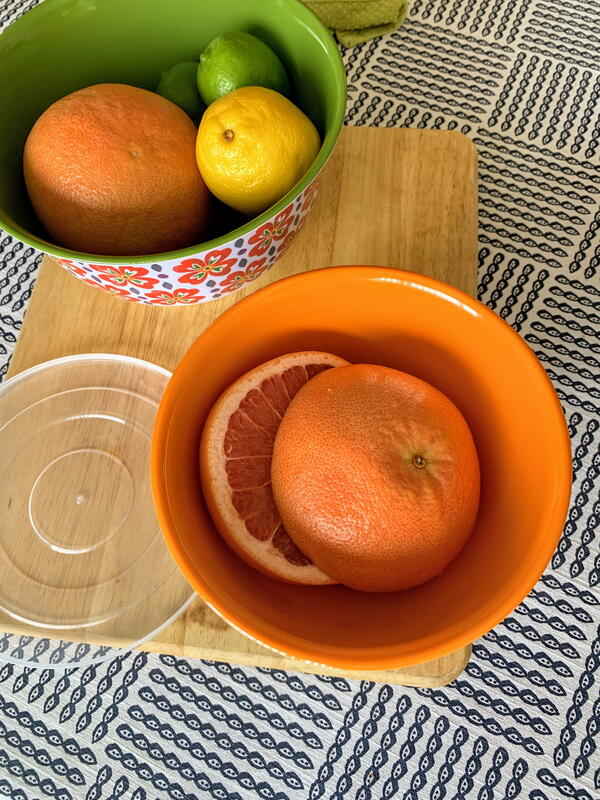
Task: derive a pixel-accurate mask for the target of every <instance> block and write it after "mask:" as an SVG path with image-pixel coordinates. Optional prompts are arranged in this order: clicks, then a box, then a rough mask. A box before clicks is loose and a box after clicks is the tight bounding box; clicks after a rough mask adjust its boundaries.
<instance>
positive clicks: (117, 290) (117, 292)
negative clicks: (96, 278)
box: [96, 284, 139, 303]
mask: <svg viewBox="0 0 600 800" xmlns="http://www.w3.org/2000/svg"><path fill="white" fill-rule="evenodd" d="M96 286H98V284H96ZM100 288H101V289H104V291H105V292H107V293H108V294H112V295H114V296H115V297H123V298H124V299H125V300H131V301H132V302H133V303H139V299H138V298H137V297H134V296H133V295H132V294H129V292H128V291H127V289H123V288H121V287H120V286H101V287H100Z"/></svg>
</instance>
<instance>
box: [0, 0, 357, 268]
mask: <svg viewBox="0 0 600 800" xmlns="http://www.w3.org/2000/svg"><path fill="white" fill-rule="evenodd" d="M50 1H51V0H50ZM285 2H287V3H291V4H292V6H294V7H295V12H294V13H295V14H296V16H297V17H299V18H300V19H302V18H304V21H305V23H306V25H305V27H308V28H310V29H311V30H312V31H313V32H316V33H317V34H318V36H319V40H320V42H321V44H322V45H323V47H324V49H325V50H326V52H327V55H328V56H329V60H330V63H331V66H332V69H333V71H334V73H335V77H336V85H337V86H338V96H337V98H336V103H335V111H334V116H333V122H332V124H331V126H330V128H329V130H328V131H327V132H326V134H325V136H324V138H323V141H322V142H321V147H320V148H319V152H318V153H317V156H316V158H315V160H314V161H313V162H312V164H311V165H310V167H309V168H308V170H307V171H306V172H305V173H304V175H303V176H302V177H301V178H300V180H299V181H297V183H295V184H294V186H292V188H291V189H290V190H289V192H287V193H286V194H285V195H284V196H283V197H282V198H281V200H279V201H278V202H277V203H275V204H274V205H272V206H270V207H269V208H267V209H266V210H265V211H263V212H262V214H260V215H259V216H258V217H253V218H252V219H250V220H248V221H247V222H245V223H244V224H243V225H240V226H239V227H238V228H234V229H233V230H231V231H229V232H228V233H225V234H223V235H221V236H217V237H215V238H213V239H210V240H208V241H206V242H200V243H199V244H196V245H192V246H191V247H184V248H180V249H178V250H171V251H165V252H161V253H148V254H146V255H142V256H106V255H104V256H103V255H100V254H98V253H84V252H81V251H78V250H69V249H68V248H65V247H61V246H60V245H55V244H53V243H52V242H49V241H47V240H46V239H42V238H41V237H39V236H36V235H35V234H32V233H31V232H30V231H28V230H26V229H25V228H23V227H22V226H21V225H19V224H18V223H17V222H14V221H11V220H10V219H8V218H7V217H6V216H5V214H4V213H3V212H2V210H1V209H0V228H2V229H3V230H4V231H6V233H8V234H10V235H11V236H13V237H14V238H15V239H18V240H19V241H20V242H23V244H26V245H29V246H30V247H33V248H35V249H36V250H40V251H42V252H43V253H47V254H48V255H51V256H54V257H55V258H66V259H69V260H71V261H84V262H86V263H91V264H97V263H98V264H103V265H104V264H106V265H111V266H112V265H122V264H132V265H136V264H138V265H144V264H150V263H154V262H165V261H176V260H178V259H182V258H189V257H190V256H195V255H200V254H202V253H205V252H207V251H208V250H213V249H214V248H217V247H222V246H223V245H226V244H230V243H231V242H232V241H234V240H235V239H238V238H240V237H242V236H245V235H246V234H248V233H250V232H252V231H254V230H256V229H257V228H259V227H260V226H261V225H264V223H265V222H268V221H269V220H270V219H271V218H272V217H274V216H276V215H277V214H279V213H280V212H281V211H283V209H284V208H285V207H286V206H287V205H288V204H289V203H290V202H292V201H293V200H295V199H296V198H297V197H298V196H299V195H300V194H301V193H302V192H303V191H304V190H305V189H306V188H307V187H308V186H309V185H310V184H311V183H312V182H313V181H314V180H315V178H316V177H317V176H318V174H319V173H320V172H321V170H322V169H323V167H324V166H325V164H326V163H327V161H328V159H329V157H330V155H331V153H332V152H333V148H334V146H335V144H336V142H337V140H338V138H339V134H340V131H341V129H342V126H343V124H344V117H345V113H346V101H347V81H346V70H345V68H344V62H343V60H342V56H341V53H340V51H339V49H338V47H337V45H336V43H335V40H334V38H333V36H332V35H331V33H330V32H329V30H328V29H327V27H326V26H325V25H324V23H323V22H321V20H320V19H319V17H318V16H317V15H316V14H315V13H314V12H313V11H312V10H311V9H310V8H308V6H306V5H304V3H302V2H301V0H285ZM47 11H48V8H47V6H46V3H44V4H40V5H37V6H34V7H33V8H32V9H30V10H29V11H28V12H27V13H26V14H24V15H23V16H22V17H20V18H19V19H17V20H15V21H14V22H13V23H12V24H11V25H9V27H8V28H7V29H6V31H4V32H3V33H6V32H8V31H9V30H10V29H11V28H12V27H13V25H17V26H19V24H22V20H24V19H26V18H27V17H29V15H30V14H33V15H34V16H36V15H37V14H38V13H47ZM1 35H3V34H0V36H1ZM0 41H1V39H0Z"/></svg>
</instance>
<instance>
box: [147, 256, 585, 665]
mask: <svg viewBox="0 0 600 800" xmlns="http://www.w3.org/2000/svg"><path fill="white" fill-rule="evenodd" d="M332 272H335V280H336V282H338V283H339V281H340V280H344V278H349V279H353V280H360V279H365V280H378V281H381V280H386V281H390V280H391V281H393V282H394V283H404V284H408V285H411V284H412V285H414V284H415V283H417V284H418V285H419V288H424V289H425V291H429V292H432V293H434V294H441V295H442V296H443V297H444V298H445V299H448V300H449V301H450V302H452V303H454V304H459V305H460V306H463V307H465V306H466V308H465V310H468V313H471V314H475V315H477V316H482V317H485V318H486V319H487V320H489V321H490V322H491V324H494V325H500V326H501V327H503V328H504V329H505V331H506V333H507V334H508V336H509V337H510V338H511V339H512V341H513V343H514V344H515V346H516V347H518V348H519V349H520V350H521V351H522V352H523V354H524V356H525V358H526V360H527V361H528V362H529V363H530V365H531V368H532V369H533V370H534V371H535V373H536V374H537V376H538V379H539V380H540V381H541V383H542V384H543V385H544V386H545V391H546V393H547V395H548V400H549V404H548V407H549V409H551V411H552V413H553V415H554V422H555V424H556V427H557V431H558V441H557V452H561V456H560V469H561V472H562V474H561V475H560V476H559V479H558V480H557V482H556V483H557V485H556V487H555V491H554V494H553V504H552V509H551V514H550V515H549V518H548V520H547V523H546V524H547V529H548V530H549V531H550V530H552V531H556V532H557V534H556V537H555V536H554V535H553V536H546V538H545V540H544V542H543V546H541V547H540V548H538V550H537V552H536V557H535V560H534V561H532V563H530V564H529V565H528V566H527V567H525V568H524V569H521V570H520V572H519V573H518V581H517V582H515V583H511V584H510V585H509V586H508V589H507V590H505V592H504V594H502V595H501V596H500V598H499V599H498V600H497V602H494V603H488V604H487V606H486V607H485V611H484V612H483V613H482V614H481V616H480V617H478V618H477V620H476V621H474V622H473V621H471V622H469V623H467V625H466V626H463V627H461V628H460V629H459V630H456V629H455V630H452V631H450V632H449V633H448V634H445V635H443V636H441V637H437V641H431V639H432V638H436V637H435V636H429V637H427V636H425V637H423V638H422V639H421V640H419V641H418V642H417V643H416V644H415V647H414V648H413V649H411V651H410V652H408V653H406V654H404V655H403V656H400V657H399V656H398V655H391V656H390V655H389V653H388V650H389V648H382V647H378V648H369V649H366V650H364V651H362V652H361V653H357V652H356V651H354V654H353V655H350V654H348V656H347V657H346V656H341V655H339V653H340V652H341V651H342V650H343V647H340V646H335V647H333V648H329V647H327V646H325V647H324V649H323V653H322V654H317V653H315V652H314V651H311V650H310V649H309V648H308V647H307V646H304V644H303V643H304V642H305V641H306V640H304V639H302V638H300V637H295V636H294V634H290V635H289V636H287V637H286V640H285V642H284V641H283V640H280V639H279V638H277V636H276V634H272V633H270V632H266V629H267V628H268V627H269V625H268V623H267V624H266V625H265V629H263V630H257V629H256V628H255V627H253V626H252V625H251V624H248V623H247V622H246V621H245V620H243V619H241V618H240V617H239V616H238V615H237V614H236V613H235V612H231V611H229V610H228V609H227V608H226V607H224V605H223V604H222V603H221V602H220V600H219V598H218V597H217V596H215V594H214V592H213V591H212V589H211V587H210V585H209V584H208V583H207V582H205V581H203V579H202V577H201V575H199V574H198V573H197V572H196V570H195V569H193V567H192V565H191V564H190V563H189V561H188V558H187V554H186V552H185V548H184V546H183V543H182V542H181V541H180V539H179V537H178V535H177V532H176V530H175V527H174V525H173V524H172V522H171V516H170V511H169V502H168V497H167V492H166V482H164V481H163V480H162V478H163V469H162V464H163V460H164V458H163V456H164V453H165V451H166V446H167V443H168V438H169V427H170V419H171V411H172V407H173V404H174V401H175V400H176V398H177V396H178V395H179V392H180V390H181V385H182V384H183V383H185V382H186V380H187V372H188V370H187V367H186V362H187V360H188V356H189V354H190V353H191V351H192V350H194V349H195V348H197V347H199V346H200V344H199V343H200V342H201V341H202V339H203V337H204V335H205V334H206V333H207V332H208V331H210V330H211V329H212V328H214V327H215V326H219V325H222V324H223V321H227V320H229V319H235V317H236V316H237V315H238V314H240V313H244V310H245V309H246V308H247V306H248V305H250V304H251V303H253V302H255V300H254V298H256V297H257V296H260V295H263V296H264V295H269V294H271V293H276V292H279V291H281V290H282V289H284V290H285V284H287V283H289V282H290V281H291V282H307V281H308V282H311V281H315V280H316V281H319V280H321V279H326V277H327V275H329V276H330V277H332V278H333V275H331V273H332ZM150 470H151V485H152V495H153V500H154V507H155V511H156V515H157V519H158V521H159V526H160V529H161V531H162V533H163V536H164V537H165V541H166V542H167V546H168V548H169V550H170V552H171V554H172V556H173V558H174V559H175V561H176V562H177V564H178V566H179V568H180V569H181V570H182V572H183V574H184V575H185V577H186V579H187V580H188V581H189V582H190V584H191V585H192V587H193V588H194V590H195V591H196V592H197V593H198V595H199V596H200V597H201V598H202V600H203V601H204V602H206V604H207V605H208V606H209V607H210V608H211V609H212V610H213V611H215V612H216V613H217V614H218V615H219V616H221V617H222V618H223V619H224V620H225V621H227V622H228V623H229V624H230V625H231V626H232V627H233V628H235V629H236V630H237V631H238V632H240V633H243V634H244V635H246V636H247V637H248V638H250V639H252V640H253V641H256V642H259V643H260V644H262V645H264V646H266V647H267V648H269V649H271V650H274V651H276V652H278V653H280V654H282V655H285V656H291V657H294V658H297V659H299V660H301V661H306V662H309V663H314V664H321V665H323V666H327V667H334V668H338V669H346V670H352V669H356V670H365V669H374V670H385V669H399V668H402V667H408V666H414V665H416V664H419V663H424V662H426V661H430V660H433V659H436V658H441V657H443V656H446V655H448V654H450V653H453V652H455V651H457V650H460V649H461V648H463V647H466V646H468V645H470V644H471V643H472V642H474V641H475V640H476V639H478V638H479V637H481V636H483V634H485V633H487V632H488V631H490V630H492V628H494V627H495V626H496V625H497V624H498V623H500V622H501V621H502V620H503V619H505V618H506V617H508V616H509V614H511V613H512V611H513V610H514V609H515V608H516V607H517V606H518V605H519V603H520V602H521V601H522V600H523V599H524V598H525V597H526V596H527V595H528V594H529V592H530V591H531V589H532V588H533V586H534V585H535V584H536V582H537V581H538V580H539V578H540V577H541V575H542V574H543V572H544V570H545V569H546V567H547V565H548V562H549V561H550V559H551V557H552V554H553V553H554V550H555V549H556V546H557V543H558V541H559V538H560V535H561V532H562V528H563V525H564V522H565V519H566V516H567V513H568V510H569V503H570V496H571V483H572V455H571V443H570V435H569V430H568V427H567V422H566V419H565V415H564V412H563V409H562V406H561V404H560V401H559V398H558V396H557V394H556V391H555V389H554V386H553V385H552V382H551V381H550V378H549V377H548V375H547V373H546V371H545V369H544V367H543V366H542V364H541V362H540V361H539V360H538V358H537V356H536V355H535V353H534V352H533V351H532V350H531V348H530V347H529V345H528V344H527V343H526V342H525V340H524V339H523V338H522V337H521V336H520V335H519V334H518V333H517V332H516V331H515V330H514V329H513V328H512V327H511V326H510V325H509V324H508V323H507V322H506V321H505V320H503V319H502V318H501V317H500V316H498V315H497V314H496V313H495V312H494V311H492V310H491V309H490V308H488V307H487V306H485V305H484V304H483V303H481V302H480V301H479V300H477V299H475V298H473V297H471V296H470V295H468V294H466V293H465V292H463V291H461V290H460V289H456V288H455V287H453V286H451V285H449V284H446V283H444V282H443V281H439V280H437V279H434V278H430V277H428V276H425V275H422V274H419V273H415V272H409V271H407V270H400V269H396V268H392V267H377V266H366V265H364V266H362V265H344V266H336V267H325V268H321V269H314V270H309V271H308V272H302V273H297V274H295V275H291V276H288V277H286V278H283V279H281V280H279V281H274V282H273V283H271V284H268V285H267V286H264V287H263V288H261V289H259V290H257V291H255V292H253V293H252V294H250V295H247V296H246V297H244V298H242V299H241V300H239V301H238V302H237V303H235V304H234V305H233V306H231V307H230V308H228V309H227V310H226V311H224V312H223V313H222V314H220V315H219V317H217V318H216V319H215V320H214V321H213V322H212V323H211V325H209V326H208V327H207V328H206V330H205V331H204V332H203V333H202V334H200V336H199V337H198V338H197V339H196V340H195V341H194V342H193V343H192V344H191V345H190V347H189V348H188V350H187V351H186V352H185V354H184V355H183V356H182V358H181V360H180V362H179V364H178V365H177V367H176V368H175V370H174V371H173V375H172V377H171V380H170V381H169V383H168V384H167V387H166V389H165V392H164V394H163V397H162V399H161V403H160V406H159V409H158V412H157V415H156V420H155V425H154V430H153V435H152V447H151V457H150ZM273 630H274V629H273ZM419 642H423V643H422V644H419ZM325 653H326V656H325V655H324V654H325Z"/></svg>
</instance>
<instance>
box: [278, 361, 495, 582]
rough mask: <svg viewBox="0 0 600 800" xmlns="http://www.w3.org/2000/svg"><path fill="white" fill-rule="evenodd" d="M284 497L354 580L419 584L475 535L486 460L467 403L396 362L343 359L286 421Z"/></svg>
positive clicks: (323, 565) (315, 546) (327, 556)
mask: <svg viewBox="0 0 600 800" xmlns="http://www.w3.org/2000/svg"><path fill="white" fill-rule="evenodd" d="M271 480H272V488H273V496H274V498H275V504H276V506H277V509H278V511H279V514H280V516H281V519H282V521H283V524H284V526H285V528H286V530H287V531H288V533H289V534H290V536H291V537H292V539H293V541H294V543H295V544H296V545H297V546H298V547H299V548H300V549H301V550H302V552H303V553H305V554H306V555H307V556H308V557H309V558H310V559H311V560H312V561H313V562H314V563H315V564H316V565H317V566H318V567H319V569H321V570H322V571H323V572H324V573H325V574H327V575H329V576H330V577H331V578H333V579H334V580H336V581H338V582H340V583H343V584H345V585H346V586H349V587H351V588H354V589H359V590H363V591H372V592H384V591H396V590H400V589H408V588H411V587H413V586H417V585H418V584H421V583H424V582H425V581H427V580H429V579H430V578H433V577H434V576H435V575H438V574H439V573H441V572H442V571H443V570H444V568H445V567H446V566H447V565H448V564H449V563H450V561H452V559H453V558H454V557H455V556H456V555H457V554H458V552H459V551H460V550H461V548H462V547H463V545H464V544H465V542H466V541H467V539H468V537H469V535H470V533H471V531H472V529H473V526H474V523H475V519H476V516H477V510H478V505H479V488H480V477H479V462H478V458H477V451H476V449H475V444H474V442H473V438H472V436H471V432H470V430H469V427H468V425H467V423H466V421H465V419H464V418H463V416H462V414H461V413H460V411H459V410H458V408H457V407H456V406H455V405H454V404H453V403H452V402H451V401H450V400H449V399H448V398H447V397H446V396H445V395H444V394H442V393H441V392H439V391H438V390H437V389H435V388H434V387H433V386H430V385H429V384H427V383H425V382H424V381H422V380H420V379H418V378H416V377H413V376H412V375H408V374H406V373H404V372H400V371H398V370H394V369H390V368H388V367H382V366H373V365H365V364H353V365H348V366H340V367H337V368H336V369H330V370H327V371H326V372H322V373H320V374H318V375H315V377H314V378H313V379H312V380H310V381H308V382H307V383H306V384H305V385H304V386H303V387H302V388H301V389H300V390H299V391H298V392H297V394H296V395H295V397H294V398H293V399H292V401H291V402H290V404H289V406H288V408H287V410H286V412H285V414H284V416H283V419H282V421H281V425H280V426H279V428H278V430H277V435H276V437H275V444H274V447H273V458H272V463H271Z"/></svg>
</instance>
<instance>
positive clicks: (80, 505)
mask: <svg viewBox="0 0 600 800" xmlns="http://www.w3.org/2000/svg"><path fill="white" fill-rule="evenodd" d="M169 378H170V373H169V372H167V370H164V369H162V368H161V367H157V366H155V365H153V364H149V363H147V362H145V361H140V360H139V359H135V358H129V357H127V356H116V355H104V354H92V355H77V356H69V357H66V358H59V359H56V360H54V361H48V362H46V363H44V364H40V365H38V366H36V367H33V368H31V369H29V370H26V371H25V372H22V373H20V374H18V375H16V376H14V377H13V378H11V379H10V380H8V381H6V382H5V383H3V384H0V660H4V661H11V662H13V663H19V664H23V665H27V666H34V665H35V666H48V667H50V666H51V667H53V668H58V669H60V668H61V667H62V668H66V667H73V666H79V665H84V664H89V663H97V662H99V661H102V660H105V659H107V658H111V657H114V656H115V654H116V653H115V650H123V649H128V650H129V649H131V648H132V647H135V646H136V645H139V644H141V643H143V642H144V641H146V640H148V639H151V638H152V637H153V636H154V635H155V634H156V633H157V632H158V631H159V630H161V629H162V628H164V627H165V626H166V625H168V624H169V623H171V622H172V621H173V620H174V619H175V618H176V617H177V616H178V615H179V614H181V612H182V611H183V610H184V609H185V608H186V607H187V605H188V604H189V603H190V601H191V600H192V599H193V596H194V595H193V592H192V589H191V588H190V586H189V584H188V583H187V581H186V580H185V578H184V577H183V576H182V575H181V573H180V571H179V569H178V568H177V566H176V564H175V562H174V561H173V559H172V558H171V556H170V554H169V552H168V550H167V547H166V545H165V544H164V542H163V538H162V535H161V532H160V529H159V526H158V523H157V520H156V517H155V514H154V508H153V504H152V494H151V488H150V466H149V464H150V442H151V436H152V427H153V424H154V418H155V416H156V411H157V409H158V404H159V402H160V398H161V396H162V393H163V391H164V389H165V386H166V384H167V382H168V380H169Z"/></svg>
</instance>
